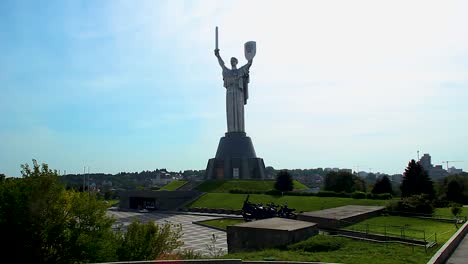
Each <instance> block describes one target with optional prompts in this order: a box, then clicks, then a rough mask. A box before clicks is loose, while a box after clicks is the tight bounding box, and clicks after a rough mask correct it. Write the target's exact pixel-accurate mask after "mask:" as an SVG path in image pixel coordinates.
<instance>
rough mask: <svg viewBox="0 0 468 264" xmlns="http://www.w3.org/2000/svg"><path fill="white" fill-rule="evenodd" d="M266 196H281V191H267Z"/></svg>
mask: <svg viewBox="0 0 468 264" xmlns="http://www.w3.org/2000/svg"><path fill="white" fill-rule="evenodd" d="M265 194H267V195H281V191H278V190H269V191H266V192H265Z"/></svg>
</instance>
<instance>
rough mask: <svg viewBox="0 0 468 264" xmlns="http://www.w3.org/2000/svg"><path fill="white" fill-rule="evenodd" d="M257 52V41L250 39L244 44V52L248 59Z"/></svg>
mask: <svg viewBox="0 0 468 264" xmlns="http://www.w3.org/2000/svg"><path fill="white" fill-rule="evenodd" d="M256 52H257V43H256V42H255V41H248V42H246V43H245V44H244V54H245V58H246V59H247V60H251V59H253V57H255V53H256Z"/></svg>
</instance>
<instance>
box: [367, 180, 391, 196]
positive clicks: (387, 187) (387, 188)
mask: <svg viewBox="0 0 468 264" xmlns="http://www.w3.org/2000/svg"><path fill="white" fill-rule="evenodd" d="M371 192H372V193H374V194H377V193H390V194H393V189H392V183H391V182H390V179H389V178H388V177H387V176H383V177H382V178H380V179H379V180H377V181H376V182H375V185H374V188H372V191H371Z"/></svg>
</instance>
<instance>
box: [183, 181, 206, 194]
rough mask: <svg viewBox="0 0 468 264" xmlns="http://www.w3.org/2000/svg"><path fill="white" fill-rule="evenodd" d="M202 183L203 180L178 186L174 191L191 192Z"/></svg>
mask: <svg viewBox="0 0 468 264" xmlns="http://www.w3.org/2000/svg"><path fill="white" fill-rule="evenodd" d="M202 182H203V180H194V181H189V182H187V183H186V184H184V185H182V186H180V187H179V188H178V189H177V190H176V191H191V190H193V189H195V188H196V187H197V186H198V185H200V184H201V183H202Z"/></svg>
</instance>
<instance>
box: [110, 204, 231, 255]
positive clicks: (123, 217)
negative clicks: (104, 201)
mask: <svg viewBox="0 0 468 264" xmlns="http://www.w3.org/2000/svg"><path fill="white" fill-rule="evenodd" d="M108 213H109V215H112V216H114V217H115V218H116V220H117V221H116V222H117V224H123V225H124V226H128V225H129V224H130V223H131V222H133V221H134V220H137V219H138V220H140V221H141V222H143V223H146V222H148V221H150V220H153V221H155V222H156V223H158V224H163V223H166V222H168V223H171V224H180V225H182V241H183V242H184V245H183V246H182V247H181V248H180V249H181V250H184V249H193V251H195V252H198V253H201V254H203V255H206V256H210V255H211V254H213V253H214V252H215V251H216V253H218V250H222V253H223V254H226V253H227V238H226V232H223V231H218V230H215V229H212V228H208V227H204V226H199V225H195V224H192V222H194V221H203V220H209V219H216V218H219V216H217V215H213V216H206V215H188V214H174V213H168V214H166V213H137V212H121V211H108ZM213 234H214V235H215V236H216V238H217V239H216V243H215V244H214V246H215V250H208V248H207V246H208V245H213V243H212V241H211V239H212V237H213Z"/></svg>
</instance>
